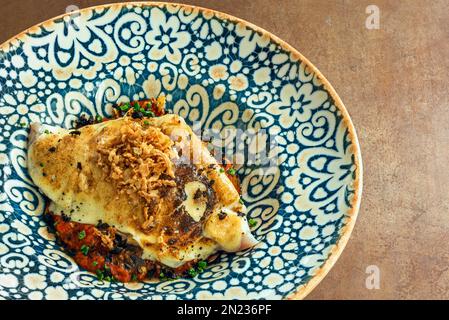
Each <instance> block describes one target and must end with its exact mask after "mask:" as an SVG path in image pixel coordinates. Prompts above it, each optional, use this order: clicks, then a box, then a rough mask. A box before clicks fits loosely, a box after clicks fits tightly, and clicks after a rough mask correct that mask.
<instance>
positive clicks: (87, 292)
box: [0, 3, 362, 299]
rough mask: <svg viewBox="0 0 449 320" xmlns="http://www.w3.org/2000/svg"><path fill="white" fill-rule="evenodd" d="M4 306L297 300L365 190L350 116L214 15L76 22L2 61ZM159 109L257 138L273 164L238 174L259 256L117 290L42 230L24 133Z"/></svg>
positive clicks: (155, 14)
mask: <svg viewBox="0 0 449 320" xmlns="http://www.w3.org/2000/svg"><path fill="white" fill-rule="evenodd" d="M0 90H1V92H0V125H1V134H0V167H1V176H0V191H1V193H0V299H210V298H212V299H282V298H302V297H304V296H305V295H307V293H309V292H310V291H311V290H312V289H313V288H314V287H315V286H316V285H317V284H318V283H319V281H320V280H321V279H322V278H323V277H324V276H325V275H326V273H327V272H328V271H329V269H330V268H331V267H332V265H333V264H334V263H335V261H336V260H337V258H338V256H339V255H340V253H341V252H342V250H343V248H344V246H345V244H346V242H347V241H348V238H349V236H350V233H351V230H352V228H353V226H354V223H355V220H356V216H357V211H358V208H359V204H360V197H361V189H362V163H361V156H360V150H359V145H358V142H357V137H356V134H355V130H354V127H353V125H352V123H351V120H350V118H349V115H348V113H347V111H346V109H345V107H344V106H343V104H342V102H341V100H340V98H339V97H338V96H337V94H336V93H335V91H334V89H333V88H332V87H331V85H330V84H329V83H328V82H327V80H326V79H325V78H324V77H323V76H322V75H321V73H320V72H319V71H318V70H317V69H316V68H315V67H314V66H313V65H312V64H311V63H310V62H309V61H308V60H307V59H305V58H304V57H303V56H302V55H301V54H299V53H298V51H296V50H295V49H293V48H292V47H290V46H289V45H288V44H286V43H285V42H283V41H282V40H280V39H278V38H277V37H275V36H273V35H271V34H270V33H268V32H267V31H265V30H262V29H260V28H258V27H256V26H254V25H251V24H250V23H247V22H245V21H242V20H239V19H237V18H234V17H231V16H228V15H226V14H223V13H219V12H215V11H211V10H208V9H201V8H197V7H191V6H186V5H168V4H163V3H134V4H125V3H124V4H116V5H106V6H100V7H94V8H89V9H85V10H81V11H79V12H76V13H72V14H71V15H64V16H60V17H58V18H55V19H52V20H49V21H47V22H44V23H42V24H40V25H38V26H35V27H33V28H30V29H29V30H27V31H25V32H23V33H21V34H20V35H18V36H16V37H14V38H12V39H11V40H9V41H8V42H6V43H4V44H3V45H2V46H1V47H0ZM160 93H163V94H165V95H166V98H167V107H168V109H170V110H172V111H173V112H175V113H178V114H180V115H182V116H183V117H184V118H185V119H186V120H187V121H188V122H189V123H193V122H195V121H199V122H200V123H201V126H202V128H203V129H205V128H215V129H218V130H225V129H229V128H239V129H243V130H246V131H247V130H251V129H254V130H265V132H267V133H268V134H269V136H270V137H274V139H273V140H274V141H275V144H276V147H275V148H270V153H269V158H270V159H274V158H275V159H277V161H276V165H272V161H269V162H264V161H261V160H260V159H253V160H251V161H247V162H246V163H245V165H243V166H242V167H241V168H240V169H239V170H238V174H239V176H240V178H241V181H242V188H243V199H244V202H245V204H246V205H247V207H248V208H249V216H250V217H251V218H253V219H255V221H256V222H257V225H256V227H255V228H254V229H255V230H254V233H255V235H256V236H257V237H258V239H259V240H260V243H259V244H258V245H257V246H256V247H255V248H253V249H252V250H246V251H244V252H240V253H237V254H222V255H221V256H220V257H219V259H218V260H217V262H215V263H213V264H211V265H210V266H209V267H208V269H207V270H206V272H204V273H202V274H201V275H199V276H197V277H196V278H194V279H179V280H175V281H162V282H147V283H138V284H119V283H109V282H103V281H99V280H97V279H96V277H95V276H94V275H92V274H90V273H88V272H86V271H84V270H82V269H80V268H79V267H78V266H77V265H76V264H75V263H74V261H73V260H72V259H71V258H70V257H68V256H67V255H66V254H65V253H64V252H63V251H62V250H61V248H60V247H59V246H58V245H57V244H56V243H55V238H54V235H53V234H51V233H49V232H48V230H47V228H46V224H45V222H44V221H43V220H42V213H43V209H44V202H45V199H44V197H43V195H42V194H41V193H40V192H39V190H38V189H37V188H36V186H35V185H34V184H33V182H32V181H31V180H30V177H29V175H28V173H27V169H26V140H27V135H28V124H29V123H30V122H33V121H39V122H42V123H48V124H54V125H60V126H64V127H70V126H71V124H72V121H73V120H74V119H76V118H77V117H78V116H79V115H80V114H81V113H87V114H89V115H94V114H100V115H102V116H107V115H108V113H109V112H110V108H111V105H112V104H113V103H116V102H121V101H128V100H138V99H142V98H147V97H152V96H157V95H159V94H160Z"/></svg>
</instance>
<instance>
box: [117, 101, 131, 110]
mask: <svg viewBox="0 0 449 320" xmlns="http://www.w3.org/2000/svg"><path fill="white" fill-rule="evenodd" d="M129 108H130V105H129V103H128V102H127V103H124V104H122V105H121V106H120V107H119V109H120V110H121V111H128V110H129Z"/></svg>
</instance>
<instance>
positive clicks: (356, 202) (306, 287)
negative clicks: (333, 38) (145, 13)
mask: <svg viewBox="0 0 449 320" xmlns="http://www.w3.org/2000/svg"><path fill="white" fill-rule="evenodd" d="M126 6H134V7H170V6H172V7H182V8H187V9H198V10H199V11H200V12H202V13H209V14H213V15H214V16H216V17H217V18H220V19H226V20H229V21H231V22H234V23H241V24H242V25H244V26H245V27H249V28H250V29H252V30H254V31H255V32H258V33H260V34H262V35H264V36H268V38H269V39H270V41H272V42H274V43H276V44H278V45H280V46H281V48H282V49H283V50H285V51H287V52H288V53H289V54H290V55H291V56H292V57H293V58H294V59H297V60H300V61H302V62H304V63H305V64H306V65H307V66H308V67H309V68H310V69H311V70H312V72H313V73H314V74H315V75H316V77H317V78H318V79H319V80H320V81H321V82H322V84H323V86H324V89H325V90H326V91H327V92H328V93H329V94H330V96H331V98H332V99H333V100H334V102H335V106H336V107H337V109H338V110H339V111H340V112H341V114H342V121H344V123H345V125H346V126H347V128H348V133H349V137H350V139H351V143H352V149H353V153H354V163H355V166H356V178H355V180H354V196H353V199H352V203H351V204H352V207H351V209H350V210H349V211H348V212H346V213H345V217H346V219H347V222H346V224H345V225H344V226H343V227H342V229H341V234H340V237H339V239H338V241H337V242H336V243H335V245H334V247H333V248H332V250H331V251H330V252H329V256H328V257H327V259H326V261H325V262H324V264H323V265H322V266H321V267H320V268H319V269H318V270H317V271H316V272H315V274H314V275H313V276H312V277H311V278H309V280H308V281H307V283H305V284H303V285H300V286H299V287H297V288H296V290H295V291H294V292H292V293H290V294H288V295H286V296H284V297H283V299H286V300H302V299H304V298H305V297H306V296H307V295H308V294H309V293H310V292H312V291H313V289H315V287H316V286H317V285H318V284H319V283H320V282H321V281H322V280H323V279H324V278H325V277H326V275H327V274H328V273H329V271H330V270H331V269H332V267H333V266H334V265H335V263H336V262H337V260H338V258H339V257H340V255H341V254H342V252H343V251H344V249H345V247H346V245H347V243H348V241H349V239H350V237H351V234H352V231H353V229H354V226H355V223H356V220H357V217H358V214H359V211H360V203H361V198H362V191H363V163H362V154H361V149H360V143H359V140H358V136H357V133H356V130H355V127H354V124H353V122H352V119H351V117H350V115H349V112H348V110H347V109H346V107H345V105H344V103H343V101H342V100H341V98H340V96H339V95H338V94H337V92H336V90H335V89H334V87H333V86H332V85H331V83H330V82H329V80H327V78H326V77H325V76H324V75H323V74H322V73H321V71H320V70H319V69H318V68H317V67H316V66H315V65H314V64H313V63H312V62H311V61H310V60H309V59H307V58H306V57H305V56H304V55H302V53H301V52H300V51H299V50H298V49H296V48H294V47H293V46H292V45H290V44H289V43H287V42H286V41H284V40H282V39H281V38H279V37H278V36H276V35H275V34H273V33H272V32H270V31H268V30H266V29H264V28H262V27H259V26H257V25H255V24H253V23H251V22H248V21H246V20H244V19H241V18H238V17H235V16H233V15H231V14H228V13H224V12H221V11H218V10H214V9H209V8H205V7H202V6H196V5H190V4H184V3H179V2H164V1H161V2H159V1H137V2H117V3H107V4H102V5H96V6H89V7H86V8H81V9H79V10H76V11H73V12H69V13H64V14H61V15H58V16H55V17H52V18H50V19H47V20H45V21H43V22H40V23H37V24H35V25H33V26H31V27H29V28H27V29H25V30H24V31H22V32H20V33H18V34H16V35H14V36H12V37H11V38H9V39H8V40H6V41H4V42H3V43H1V44H0V53H1V52H8V49H9V48H7V46H12V47H14V42H15V41H17V40H18V41H22V42H23V40H22V39H23V37H24V36H25V35H27V34H33V33H35V32H36V31H37V30H38V29H39V28H41V27H43V26H44V27H45V25H48V24H51V23H53V22H54V21H55V20H59V19H62V18H64V17H66V16H70V15H73V14H76V13H80V12H84V11H92V10H96V9H104V8H114V7H115V8H117V9H121V8H123V7H126Z"/></svg>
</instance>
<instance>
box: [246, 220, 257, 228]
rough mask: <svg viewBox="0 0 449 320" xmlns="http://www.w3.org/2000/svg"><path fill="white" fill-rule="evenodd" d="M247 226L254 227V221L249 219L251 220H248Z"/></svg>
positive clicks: (255, 222)
mask: <svg viewBox="0 0 449 320" xmlns="http://www.w3.org/2000/svg"><path fill="white" fill-rule="evenodd" d="M248 224H249V226H250V227H251V228H252V227H254V226H255V225H256V224H257V221H256V220H254V219H253V218H251V219H249V220H248Z"/></svg>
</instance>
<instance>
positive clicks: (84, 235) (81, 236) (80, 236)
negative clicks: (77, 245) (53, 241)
mask: <svg viewBox="0 0 449 320" xmlns="http://www.w3.org/2000/svg"><path fill="white" fill-rule="evenodd" d="M85 237H86V231H84V230H82V231H80V233H78V239H80V240H83V239H84V238H85Z"/></svg>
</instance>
